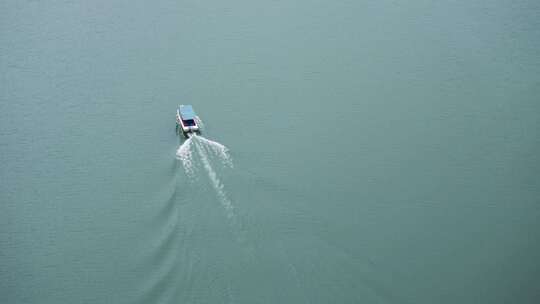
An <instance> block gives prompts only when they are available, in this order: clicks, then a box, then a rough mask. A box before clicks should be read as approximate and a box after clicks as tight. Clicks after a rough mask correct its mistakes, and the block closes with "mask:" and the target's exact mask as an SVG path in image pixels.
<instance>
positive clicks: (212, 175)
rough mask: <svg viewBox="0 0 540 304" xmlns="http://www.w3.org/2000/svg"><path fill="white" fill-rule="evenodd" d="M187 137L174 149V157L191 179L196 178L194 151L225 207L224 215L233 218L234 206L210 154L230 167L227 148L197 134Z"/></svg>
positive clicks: (231, 163) (230, 160)
mask: <svg viewBox="0 0 540 304" xmlns="http://www.w3.org/2000/svg"><path fill="white" fill-rule="evenodd" d="M188 136H189V138H188V139H187V140H186V141H185V142H184V143H182V145H180V147H179V148H178V150H177V151H176V157H177V158H178V159H179V160H180V161H181V162H182V166H183V167H184V170H185V172H186V175H187V176H188V178H190V179H191V180H194V179H195V178H196V171H197V164H196V163H195V158H194V155H195V154H194V152H195V153H196V155H197V157H198V159H199V160H200V162H201V164H202V167H203V169H204V171H206V174H207V175H208V178H209V179H210V183H211V185H212V188H213V189H214V191H215V192H216V195H217V197H218V200H219V202H220V204H221V205H222V206H223V208H224V209H225V212H226V215H227V217H228V218H229V219H233V218H234V206H233V203H232V202H231V200H230V199H229V198H228V196H227V193H226V192H225V190H224V186H223V183H222V182H221V180H220V178H219V177H218V174H217V173H216V170H215V169H214V168H213V167H212V163H211V159H210V154H211V155H213V156H217V158H218V159H219V160H220V161H221V164H222V165H225V166H227V167H230V168H232V167H233V162H232V158H231V157H230V156H229V154H228V151H229V150H228V149H227V147H225V146H224V145H222V144H220V143H218V142H216V141H213V140H209V139H207V138H204V137H202V136H200V135H197V134H189V135H188Z"/></svg>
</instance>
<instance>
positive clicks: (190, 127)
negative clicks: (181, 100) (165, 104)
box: [176, 105, 200, 137]
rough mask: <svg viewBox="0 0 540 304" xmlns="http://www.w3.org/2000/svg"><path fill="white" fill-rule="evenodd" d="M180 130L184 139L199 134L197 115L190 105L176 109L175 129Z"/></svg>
mask: <svg viewBox="0 0 540 304" xmlns="http://www.w3.org/2000/svg"><path fill="white" fill-rule="evenodd" d="M178 128H181V129H182V133H183V134H184V136H185V137H189V134H192V133H198V132H200V129H199V125H198V124H197V115H196V114H195V111H193V107H192V106H191V105H180V106H178V109H176V129H178Z"/></svg>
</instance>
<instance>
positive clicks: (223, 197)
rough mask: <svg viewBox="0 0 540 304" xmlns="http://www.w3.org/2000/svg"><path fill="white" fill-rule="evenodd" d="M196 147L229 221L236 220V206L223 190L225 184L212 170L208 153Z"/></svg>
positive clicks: (199, 145)
mask: <svg viewBox="0 0 540 304" xmlns="http://www.w3.org/2000/svg"><path fill="white" fill-rule="evenodd" d="M199 138H200V137H199ZM195 147H196V148H197V151H198V152H199V156H200V157H201V161H202V163H203V166H204V169H205V170H206V173H207V174H208V177H209V178H210V181H211V182H212V187H213V188H214V190H216V194H217V196H218V198H219V201H220V203H221V205H222V206H223V207H224V208H225V212H226V214H227V217H228V218H229V219H234V217H235V216H234V206H233V204H232V202H231V200H230V199H229V198H228V197H227V193H225V190H224V189H223V184H222V183H221V181H220V180H219V177H218V176H217V174H216V171H214V169H213V168H212V165H210V160H209V159H208V154H206V151H204V149H203V148H202V147H201V144H200V143H195Z"/></svg>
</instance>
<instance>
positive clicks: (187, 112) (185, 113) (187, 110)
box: [178, 105, 195, 120]
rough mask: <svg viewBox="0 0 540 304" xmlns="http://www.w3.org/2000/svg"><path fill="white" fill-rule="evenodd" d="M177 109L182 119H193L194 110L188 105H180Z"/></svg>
mask: <svg viewBox="0 0 540 304" xmlns="http://www.w3.org/2000/svg"><path fill="white" fill-rule="evenodd" d="M178 110H179V111H180V116H182V120H187V119H195V111H193V107H191V106H190V105H185V106H180V107H179V108H178Z"/></svg>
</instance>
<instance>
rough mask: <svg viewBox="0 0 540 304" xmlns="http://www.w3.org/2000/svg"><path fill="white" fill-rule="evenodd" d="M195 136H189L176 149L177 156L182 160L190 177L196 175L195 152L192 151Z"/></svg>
mask: <svg viewBox="0 0 540 304" xmlns="http://www.w3.org/2000/svg"><path fill="white" fill-rule="evenodd" d="M192 142H193V137H189V138H188V139H187V140H186V141H185V142H184V143H183V144H182V145H181V146H180V147H179V148H178V150H177V151H176V158H178V159H179V160H181V161H182V166H184V170H185V171H186V174H187V175H188V176H189V177H193V176H194V175H195V166H194V165H193V153H192V151H191V144H192Z"/></svg>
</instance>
